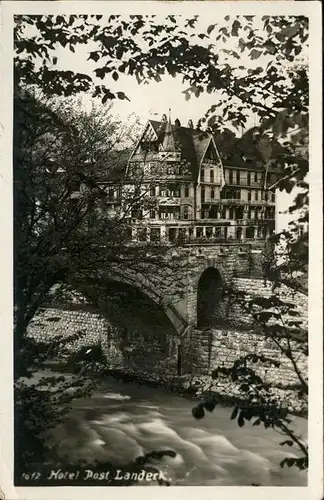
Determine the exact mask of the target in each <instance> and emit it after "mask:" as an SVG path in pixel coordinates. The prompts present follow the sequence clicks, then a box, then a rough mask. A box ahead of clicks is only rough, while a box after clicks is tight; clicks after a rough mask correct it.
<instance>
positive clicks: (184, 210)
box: [183, 207, 189, 219]
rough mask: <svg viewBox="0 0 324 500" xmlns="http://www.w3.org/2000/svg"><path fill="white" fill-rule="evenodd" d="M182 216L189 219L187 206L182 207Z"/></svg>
mask: <svg viewBox="0 0 324 500" xmlns="http://www.w3.org/2000/svg"><path fill="white" fill-rule="evenodd" d="M183 218H184V219H189V208H188V207H184V209H183Z"/></svg>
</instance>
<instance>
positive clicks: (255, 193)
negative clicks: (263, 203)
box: [254, 191, 259, 201]
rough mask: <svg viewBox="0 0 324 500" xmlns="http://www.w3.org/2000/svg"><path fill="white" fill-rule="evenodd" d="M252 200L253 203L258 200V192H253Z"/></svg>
mask: <svg viewBox="0 0 324 500" xmlns="http://www.w3.org/2000/svg"><path fill="white" fill-rule="evenodd" d="M254 199H255V201H258V199H259V191H255V192H254Z"/></svg>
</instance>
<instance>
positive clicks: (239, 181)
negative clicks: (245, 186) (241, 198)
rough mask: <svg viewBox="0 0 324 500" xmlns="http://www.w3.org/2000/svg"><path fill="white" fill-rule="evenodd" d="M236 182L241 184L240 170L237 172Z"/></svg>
mask: <svg viewBox="0 0 324 500" xmlns="http://www.w3.org/2000/svg"><path fill="white" fill-rule="evenodd" d="M236 184H241V174H240V172H236Z"/></svg>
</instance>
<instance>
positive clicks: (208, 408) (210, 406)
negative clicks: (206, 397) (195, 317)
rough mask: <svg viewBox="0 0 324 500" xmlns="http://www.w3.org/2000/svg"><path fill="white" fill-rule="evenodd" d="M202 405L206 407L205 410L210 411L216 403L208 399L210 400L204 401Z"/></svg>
mask: <svg viewBox="0 0 324 500" xmlns="http://www.w3.org/2000/svg"><path fill="white" fill-rule="evenodd" d="M204 407H205V409H206V410H207V411H210V412H212V411H213V410H214V409H215V407H216V403H215V401H212V400H210V401H205V402H204Z"/></svg>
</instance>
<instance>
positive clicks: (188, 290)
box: [79, 243, 262, 338]
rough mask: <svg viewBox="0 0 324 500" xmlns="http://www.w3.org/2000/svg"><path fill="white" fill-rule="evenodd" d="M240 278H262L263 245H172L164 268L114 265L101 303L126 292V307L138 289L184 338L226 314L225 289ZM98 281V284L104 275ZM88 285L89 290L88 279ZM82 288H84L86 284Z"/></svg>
mask: <svg viewBox="0 0 324 500" xmlns="http://www.w3.org/2000/svg"><path fill="white" fill-rule="evenodd" d="M234 278H235V279H242V278H245V279H246V278H254V279H261V278H262V245H260V244H259V246H257V247H256V246H252V245H251V244H242V245H239V246H238V245H237V243H235V244H230V243H228V244H222V245H220V244H219V245H188V246H183V247H177V248H175V247H174V248H170V250H169V251H168V252H167V254H166V255H165V256H164V258H163V259H161V266H158V267H153V268H150V266H149V265H148V264H145V263H143V265H137V266H136V267H132V266H127V265H125V266H122V265H121V264H120V263H119V264H118V265H116V266H115V267H114V266H110V268H109V273H105V271H102V272H101V273H100V278H99V281H100V282H101V286H103V289H101V290H102V291H101V298H100V299H99V302H100V303H101V305H102V307H106V308H107V299H108V302H109V300H110V299H111V298H114V296H116V295H119V296H123V294H124V304H120V305H123V306H125V303H126V301H127V300H131V294H130V291H131V290H133V291H137V294H136V293H135V295H134V296H133V297H132V299H133V300H135V301H136V300H138V302H139V307H140V303H141V300H140V299H141V298H143V296H144V297H146V298H148V299H149V301H151V303H153V304H154V305H155V306H156V307H157V308H159V309H160V311H162V312H163V313H164V315H165V316H166V318H167V320H168V322H169V325H170V326H171V325H172V328H173V330H174V334H175V336H176V337H179V338H181V337H182V336H184V335H185V334H186V332H188V330H189V329H192V328H197V327H200V326H208V324H209V323H210V321H211V319H212V317H213V316H214V317H215V315H216V316H218V317H219V316H221V315H222V310H221V308H220V307H219V303H220V301H221V295H222V290H223V288H224V287H225V286H228V285H230V283H231V281H232V280H233V279H234ZM94 285H95V288H96V287H97V285H98V277H96V278H95V280H94ZM85 286H86V288H88V289H89V284H88V283H87V284H86V285H85ZM79 288H80V289H81V290H82V288H83V287H82V282H80V283H79ZM83 291H84V292H86V293H87V291H88V290H87V289H84V288H83ZM115 298H116V297H115Z"/></svg>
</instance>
